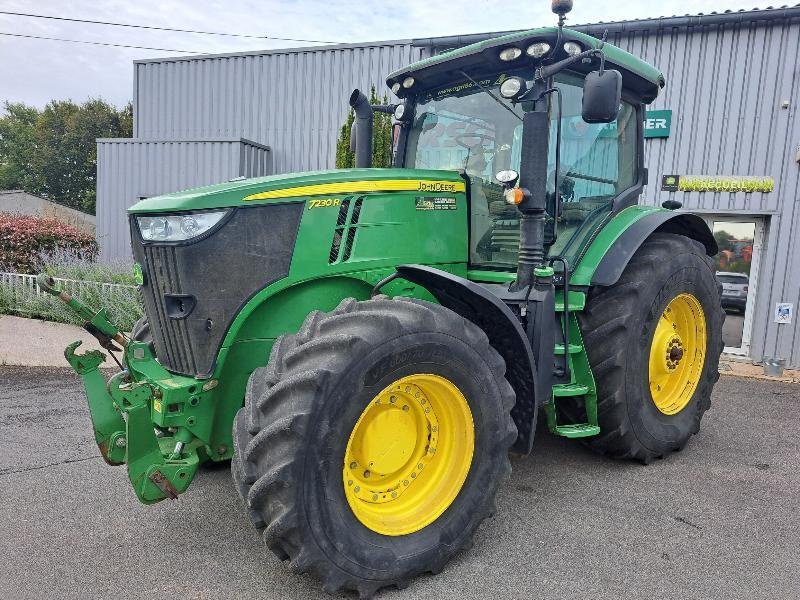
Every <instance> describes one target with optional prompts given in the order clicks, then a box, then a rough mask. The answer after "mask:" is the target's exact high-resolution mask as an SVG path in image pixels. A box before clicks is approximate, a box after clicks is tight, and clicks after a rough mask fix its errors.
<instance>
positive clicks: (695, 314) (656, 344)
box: [650, 294, 706, 415]
mask: <svg viewBox="0 0 800 600" xmlns="http://www.w3.org/2000/svg"><path fill="white" fill-rule="evenodd" d="M705 356H706V317H705V313H704V312H703V307H702V305H701V304H700V301H699V300H698V299H697V298H695V297H694V296H693V295H692V294H679V295H678V296H676V297H675V298H673V299H672V301H671V302H670V303H669V304H668V305H667V308H666V309H664V312H663V313H662V314H661V317H660V318H659V320H658V325H657V326H656V332H655V335H654V336H653V343H652V344H651V346H650V394H651V396H652V397H653V403H654V404H655V405H656V408H658V410H660V411H661V412H662V413H664V414H665V415H675V414H677V413H679V412H680V411H682V410H683V409H684V408H685V407H686V405H687V404H689V401H690V400H691V399H692V396H693V395H694V391H695V390H696V389H697V384H698V382H699V381H700V376H701V375H702V372H703V365H704V364H705Z"/></svg>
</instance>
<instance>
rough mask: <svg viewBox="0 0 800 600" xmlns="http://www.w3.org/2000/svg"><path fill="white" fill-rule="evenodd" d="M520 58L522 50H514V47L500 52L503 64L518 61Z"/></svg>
mask: <svg viewBox="0 0 800 600" xmlns="http://www.w3.org/2000/svg"><path fill="white" fill-rule="evenodd" d="M520 56H522V50H520V49H519V48H514V47H513V46H512V47H511V48H505V49H503V50H501V51H500V60H502V61H503V62H509V61H512V60H517V59H518V58H519V57H520Z"/></svg>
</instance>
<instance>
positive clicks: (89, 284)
mask: <svg viewBox="0 0 800 600" xmlns="http://www.w3.org/2000/svg"><path fill="white" fill-rule="evenodd" d="M53 279H55V281H56V283H57V284H58V286H59V287H60V288H61V289H63V290H64V291H65V292H67V293H68V294H70V295H71V296H77V297H80V295H81V292H84V293H85V292H89V291H90V290H91V291H92V292H97V291H98V290H99V291H101V292H112V293H113V292H115V291H123V290H136V286H135V285H124V284H121V283H98V282H97V281H79V280H77V279H63V278H61V277H54V278H53ZM0 285H13V286H14V287H15V288H16V289H17V290H19V291H21V292H22V293H23V294H25V295H30V296H39V297H41V296H48V295H49V294H47V292H43V291H42V290H40V289H39V286H38V285H36V275H24V274H21V273H0Z"/></svg>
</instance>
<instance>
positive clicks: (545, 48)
mask: <svg viewBox="0 0 800 600" xmlns="http://www.w3.org/2000/svg"><path fill="white" fill-rule="evenodd" d="M525 52H527V54H528V56H532V57H533V58H542V57H543V56H544V55H545V54H547V53H548V52H550V44H548V43H547V42H534V43H533V44H531V45H530V46H528V49H527V50H526V51H525Z"/></svg>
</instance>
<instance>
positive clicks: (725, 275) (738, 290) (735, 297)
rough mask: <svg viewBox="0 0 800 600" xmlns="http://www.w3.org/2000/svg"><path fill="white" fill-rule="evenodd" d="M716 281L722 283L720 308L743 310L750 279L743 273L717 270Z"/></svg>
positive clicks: (745, 304)
mask: <svg viewBox="0 0 800 600" xmlns="http://www.w3.org/2000/svg"><path fill="white" fill-rule="evenodd" d="M717 281H719V282H720V283H721V284H722V308H724V309H733V310H738V311H740V312H742V313H743V312H744V309H745V307H746V306H747V290H748V288H749V286H750V279H749V278H748V277H747V275H745V274H744V273H731V272H728V271H717Z"/></svg>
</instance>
